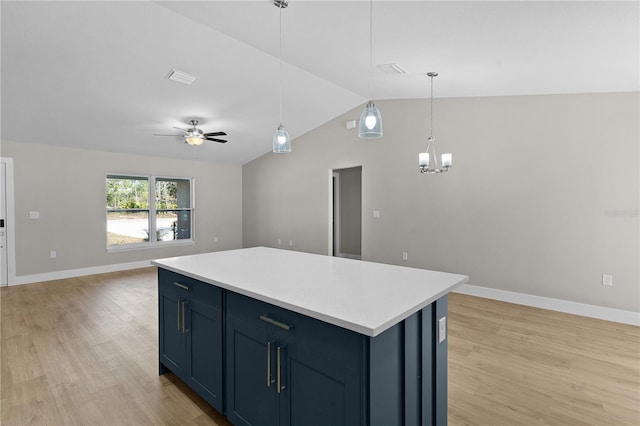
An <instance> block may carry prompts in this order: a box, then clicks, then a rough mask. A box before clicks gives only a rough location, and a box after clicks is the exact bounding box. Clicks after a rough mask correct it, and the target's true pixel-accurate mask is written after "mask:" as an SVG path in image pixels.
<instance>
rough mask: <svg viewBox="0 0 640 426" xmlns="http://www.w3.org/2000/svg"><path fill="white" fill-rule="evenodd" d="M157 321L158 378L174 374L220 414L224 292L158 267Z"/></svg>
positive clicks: (222, 407) (221, 406)
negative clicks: (170, 373) (169, 373)
mask: <svg viewBox="0 0 640 426" xmlns="http://www.w3.org/2000/svg"><path fill="white" fill-rule="evenodd" d="M158 318H159V356H160V374H164V373H165V372H166V371H167V370H169V371H172V372H173V373H174V374H175V375H176V376H178V377H179V378H180V379H182V381H184V382H185V383H186V384H187V385H188V386H189V387H190V388H191V389H193V390H194V391H196V393H198V394H199V395H200V396H201V397H202V398H204V399H205V400H206V401H207V402H208V403H209V404H211V406H213V407H214V408H215V409H216V410H218V411H220V412H222V411H223V409H224V406H223V399H222V388H223V377H224V374H223V370H222V357H223V351H222V348H223V339H222V332H223V329H222V290H221V289H220V288H218V287H215V286H212V285H210V284H206V283H203V282H200V281H197V280H194V279H191V278H188V277H185V276H183V275H180V274H176V273H174V272H170V271H167V270H165V269H158Z"/></svg>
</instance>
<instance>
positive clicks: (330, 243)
mask: <svg viewBox="0 0 640 426" xmlns="http://www.w3.org/2000/svg"><path fill="white" fill-rule="evenodd" d="M328 194H329V200H328V203H327V204H328V205H329V215H328V217H329V219H328V220H327V229H328V231H329V232H328V235H327V243H328V244H327V256H333V169H329V190H328Z"/></svg>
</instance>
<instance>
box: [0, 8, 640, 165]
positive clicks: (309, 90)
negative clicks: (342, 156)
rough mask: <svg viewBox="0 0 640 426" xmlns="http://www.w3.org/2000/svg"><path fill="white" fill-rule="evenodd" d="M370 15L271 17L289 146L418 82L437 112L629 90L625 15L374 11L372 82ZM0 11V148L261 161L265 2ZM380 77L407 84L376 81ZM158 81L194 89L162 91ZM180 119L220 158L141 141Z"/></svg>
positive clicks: (265, 118)
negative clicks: (448, 101) (215, 137)
mask: <svg viewBox="0 0 640 426" xmlns="http://www.w3.org/2000/svg"><path fill="white" fill-rule="evenodd" d="M369 7H370V5H369V2H368V1H304V0H290V1H289V7H288V8H286V9H284V10H282V35H283V40H282V56H283V96H284V99H283V122H284V124H285V126H286V127H287V128H288V130H289V132H290V133H291V136H292V137H293V138H295V137H297V136H299V135H301V134H303V133H305V132H307V131H309V130H311V129H313V128H315V127H317V126H319V125H321V124H323V123H325V122H326V121H328V120H331V119H332V118H334V117H336V116H338V115H340V114H343V113H344V112H346V111H348V110H351V109H353V108H355V107H357V106H358V105H361V104H363V103H364V102H366V101H367V100H368V99H369V97H370V96H371V97H373V99H399V98H425V97H427V96H428V89H427V85H428V81H427V77H425V73H427V72H429V71H437V72H439V73H440V76H439V77H438V79H437V80H436V84H435V96H436V97H468V96H505V95H507V96H508V95H537V94H558V93H596V92H619V91H638V90H640V85H639V73H640V70H639V63H640V52H639V51H640V48H639V44H640V31H639V27H640V6H639V2H637V1H623V2H611V1H586V2H579V1H558V2H553V1H488V2H485V1H469V2H462V1H442V2H437V1H378V0H376V1H374V2H373V55H374V56H373V61H374V69H373V72H371V71H370V58H369V52H370V50H369ZM0 8H1V9H0V12H1V24H2V29H1V37H2V38H1V42H2V45H1V49H2V50H1V55H2V57H1V60H2V62H1V73H2V74H1V83H2V86H1V98H2V105H1V106H2V110H1V114H2V116H1V120H2V121H1V137H2V140H11V141H16V142H25V143H45V144H54V145H61V146H69V147H79V148H88V149H98V150H105V151H116V152H129V153H137V154H146V155H159V156H169V157H175V158H198V159H202V160H207V161H216V162H222V163H231V164H244V163H246V162H248V161H250V160H252V159H254V158H256V157H258V156H260V155H262V154H264V153H266V152H269V151H270V150H271V138H272V134H273V131H274V130H275V128H276V126H277V125H278V122H279V108H278V96H279V82H280V75H279V70H280V66H279V64H280V61H279V56H278V55H279V53H278V34H279V26H278V22H279V20H278V14H279V12H280V10H279V9H278V8H276V7H275V6H274V5H273V4H272V2H271V1H270V0H261V1H175V2H172V1H42V2H38V1H2V2H1V3H0ZM390 63H395V64H397V65H399V66H400V67H401V68H402V69H404V70H405V71H406V74H387V73H385V72H383V71H381V70H380V69H378V65H381V64H390ZM172 69H178V70H181V71H184V72H187V73H189V74H192V75H195V76H197V77H198V78H197V80H196V81H195V82H194V83H193V84H192V85H190V86H186V85H183V84H180V83H176V82H174V81H170V80H168V79H167V78H166V77H167V75H168V74H169V72H170V71H171V70H172ZM370 75H372V76H373V77H372V81H373V85H372V86H373V89H372V94H371V88H370V86H371V85H370V81H371V80H370ZM383 114H384V111H383ZM194 118H195V119H198V120H200V124H201V125H200V126H199V127H201V128H202V129H203V130H204V131H205V132H210V131H218V130H222V131H225V132H227V133H228V139H229V142H228V143H227V144H216V143H212V142H205V144H204V145H202V146H200V147H198V148H194V147H191V146H188V145H186V144H184V143H183V142H182V140H181V139H180V138H177V137H176V138H173V137H161V136H154V134H156V133H163V134H172V133H174V132H173V129H172V126H178V127H187V122H188V121H189V120H190V119H194ZM353 118H354V119H356V118H357V117H356V116H354V117H353ZM176 133H177V132H176ZM293 149H295V141H294V144H293Z"/></svg>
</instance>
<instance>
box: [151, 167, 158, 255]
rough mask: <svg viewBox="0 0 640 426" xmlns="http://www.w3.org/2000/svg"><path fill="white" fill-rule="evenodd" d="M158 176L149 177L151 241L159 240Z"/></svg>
mask: <svg viewBox="0 0 640 426" xmlns="http://www.w3.org/2000/svg"><path fill="white" fill-rule="evenodd" d="M156 217H157V215H156V177H155V176H150V177H149V242H150V243H156V242H158V232H157V224H156Z"/></svg>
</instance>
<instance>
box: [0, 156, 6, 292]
mask: <svg viewBox="0 0 640 426" xmlns="http://www.w3.org/2000/svg"><path fill="white" fill-rule="evenodd" d="M6 181H7V168H6V164H5V163H0V286H3V285H7V282H8V273H7V265H8V262H7V184H6Z"/></svg>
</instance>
